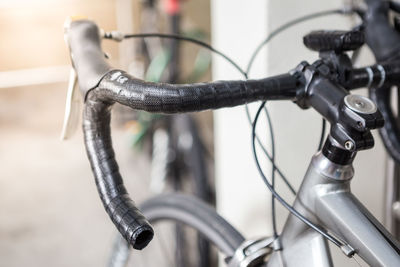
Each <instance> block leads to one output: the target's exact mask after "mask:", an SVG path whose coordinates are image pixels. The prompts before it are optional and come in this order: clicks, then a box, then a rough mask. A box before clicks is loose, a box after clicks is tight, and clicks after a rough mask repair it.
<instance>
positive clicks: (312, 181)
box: [267, 152, 400, 267]
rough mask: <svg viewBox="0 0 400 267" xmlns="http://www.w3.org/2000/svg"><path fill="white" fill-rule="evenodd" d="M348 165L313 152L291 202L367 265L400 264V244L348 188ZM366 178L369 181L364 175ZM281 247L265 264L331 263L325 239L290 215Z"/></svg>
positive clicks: (288, 266)
mask: <svg viewBox="0 0 400 267" xmlns="http://www.w3.org/2000/svg"><path fill="white" fill-rule="evenodd" d="M353 175H354V169H353V166H352V165H344V166H343V165H338V164H335V163H333V162H332V161H330V160H329V159H327V158H326V157H325V156H324V155H322V153H320V152H319V153H317V154H316V155H315V156H314V157H313V159H312V161H311V164H310V166H309V168H308V170H307V173H306V175H305V178H304V180H303V183H302V185H301V187H300V190H299V192H298V194H297V197H296V200H295V203H294V207H295V208H296V209H297V210H298V211H299V212H300V213H301V214H303V215H305V217H306V218H308V219H309V220H311V221H312V222H314V223H316V224H318V225H320V226H321V227H323V228H325V229H327V230H329V232H331V233H333V234H334V235H335V236H336V237H338V238H340V239H341V240H343V241H344V242H345V243H347V244H349V245H350V246H351V247H352V248H354V249H355V251H356V253H357V254H358V255H359V256H360V257H361V258H362V259H363V260H364V261H365V262H366V263H368V264H369V265H371V266H396V267H397V266H400V254H399V252H400V246H399V244H398V243H397V241H396V240H394V238H393V237H392V236H391V235H390V234H389V232H388V231H387V230H386V229H385V228H384V227H383V226H382V225H381V224H380V223H379V222H378V221H377V219H375V218H374V216H373V215H372V214H371V213H370V212H369V211H368V210H367V209H366V208H365V207H364V206H363V205H362V204H361V203H360V202H359V201H358V200H357V198H356V197H355V196H354V195H353V194H352V193H351V191H350V181H351V179H352V178H353ZM366 182H367V181H366ZM280 239H281V243H282V248H283V249H282V250H280V251H278V252H274V253H273V254H272V255H271V258H270V260H269V261H268V264H267V266H268V267H275V266H279V267H281V266H285V267H291V266H294V267H298V266H308V267H310V266H318V267H326V266H333V263H332V258H331V254H330V251H329V247H328V241H327V240H326V239H325V238H323V237H322V236H321V235H320V234H318V233H317V232H315V231H314V230H312V229H310V228H309V227H307V226H306V225H305V224H304V223H303V222H301V221H300V220H299V219H298V218H297V217H295V216H293V215H290V216H289V218H288V220H287V221H286V224H285V226H284V229H283V231H282V234H281V236H280Z"/></svg>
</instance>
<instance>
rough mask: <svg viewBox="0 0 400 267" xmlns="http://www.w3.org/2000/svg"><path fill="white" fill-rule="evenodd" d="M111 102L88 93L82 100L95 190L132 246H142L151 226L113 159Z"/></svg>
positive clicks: (149, 236) (148, 237)
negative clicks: (87, 96) (126, 186)
mask: <svg viewBox="0 0 400 267" xmlns="http://www.w3.org/2000/svg"><path fill="white" fill-rule="evenodd" d="M110 104H111V103H109V102H108V103H107V102H102V101H100V100H97V99H96V97H95V95H91V97H89V98H88V99H87V101H86V105H85V110H84V120H83V129H84V133H85V144H86V150H87V154H88V157H89V160H90V164H91V166H92V171H93V173H94V175H95V179H96V185H97V190H98V192H99V194H100V197H101V200H102V202H103V205H104V207H105V209H106V211H107V213H108V215H109V216H110V218H111V220H112V221H113V222H114V224H115V225H116V226H117V228H118V230H119V231H120V233H121V234H122V235H123V236H124V237H125V239H126V240H127V241H128V242H129V243H130V244H131V245H132V246H133V247H134V248H135V249H142V248H144V247H145V246H146V245H147V244H148V243H149V242H150V241H151V239H152V237H153V229H152V227H151V226H150V224H149V223H148V222H147V220H146V219H145V217H144V216H143V215H142V214H141V213H140V211H139V210H138V209H137V208H136V206H135V204H134V203H133V201H132V200H131V199H130V198H129V196H128V193H127V190H126V189H125V187H124V184H123V181H122V177H121V175H120V173H119V170H118V164H117V162H116V161H115V155H114V151H113V148H112V143H111V135H110V119H111V114H110V107H111V105H110Z"/></svg>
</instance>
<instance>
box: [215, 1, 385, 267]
mask: <svg viewBox="0 0 400 267" xmlns="http://www.w3.org/2000/svg"><path fill="white" fill-rule="evenodd" d="M341 4H342V1H340V0H335V1H318V0H304V1H293V0H291V1H290V0H279V1H278V0H270V1H265V0H252V1H241V0H218V1H212V6H211V7H212V10H211V11H212V29H213V30H212V33H213V36H212V37H213V45H214V46H215V47H216V48H217V49H220V50H222V51H224V52H225V53H227V54H228V55H230V56H232V57H233V58H234V59H235V60H237V62H238V63H239V64H240V65H241V66H245V65H246V64H247V61H248V59H249V57H250V54H251V52H252V50H253V49H254V48H255V47H256V45H257V44H258V43H259V42H260V41H261V40H263V39H264V38H265V36H266V34H267V33H268V32H271V30H273V29H275V28H277V27H278V26H279V25H281V24H282V23H284V22H286V21H288V20H290V19H292V18H295V17H299V16H301V15H305V14H308V13H310V12H314V11H318V10H325V9H331V8H338V7H340V5H341ZM352 23H354V21H352V20H350V19H347V18H343V17H341V16H337V15H333V16H329V17H327V18H321V19H314V20H312V21H310V22H306V23H303V24H301V25H300V26H295V27H294V28H292V29H291V30H288V31H286V32H285V33H283V34H281V35H280V36H279V37H277V38H276V39H275V40H274V41H272V43H271V44H270V45H269V46H268V47H267V49H264V50H263V52H262V53H261V54H260V55H259V57H258V60H257V61H256V64H255V66H254V69H253V72H252V75H251V76H250V77H255V78H257V77H265V76H266V75H273V74H279V73H282V72H286V71H288V70H290V69H291V68H293V67H295V66H296V65H297V64H298V63H299V62H300V61H302V60H308V61H309V62H312V61H313V60H315V59H316V58H317V57H318V55H317V53H315V52H311V51H308V50H307V49H306V48H305V47H304V46H303V44H302V37H303V35H304V34H306V33H308V32H309V31H311V30H312V29H315V30H318V29H348V28H349V27H350V26H351V24H352ZM362 61H364V62H363V63H365V64H366V63H367V62H371V56H370V55H369V54H368V51H367V52H366V53H364V56H363V60H362ZM213 75H214V76H213V77H214V79H232V78H235V79H241V78H242V77H241V76H240V74H239V73H238V72H236V71H235V70H234V69H233V68H231V67H230V66H229V65H228V64H227V63H225V62H224V61H223V60H222V59H221V58H219V57H218V56H216V57H214V62H213ZM357 93H363V92H362V91H360V92H357ZM269 107H270V112H271V115H272V118H273V119H272V120H273V124H274V130H275V136H276V147H277V164H278V165H279V166H280V167H281V168H282V169H283V170H284V173H285V174H286V175H287V176H288V177H289V179H290V181H291V182H292V183H293V184H294V185H295V186H296V188H297V187H298V185H299V184H300V182H301V181H302V178H303V175H304V173H305V171H306V168H307V166H308V163H309V161H310V158H311V156H312V155H313V153H314V152H315V151H316V147H317V143H318V141H319V136H320V130H321V119H320V117H319V115H318V114H317V113H316V112H315V111H313V110H307V111H302V110H300V109H299V108H298V107H297V106H296V105H294V104H293V103H289V102H287V103H286V102H275V103H270V104H269ZM253 114H254V112H253ZM214 115H215V138H216V139H215V144H216V145H215V153H216V177H217V196H218V199H217V200H218V209H219V212H220V213H221V214H223V216H225V217H226V218H228V220H229V221H231V222H232V223H233V225H235V226H236V227H238V229H240V230H241V231H242V233H243V234H245V236H246V237H254V236H260V235H268V234H270V233H271V225H270V217H271V216H270V194H269V192H268V189H267V188H266V187H265V185H264V184H263V183H262V181H261V178H260V176H259V175H258V173H257V171H256V167H255V164H254V160H253V155H252V154H251V146H250V141H251V139H250V127H249V125H248V123H247V120H246V117H245V112H244V108H243V107H239V108H234V109H225V110H220V111H216V112H215V113H214ZM263 128H265V129H263ZM266 128H267V127H266V123H265V120H263V123H260V129H261V130H264V132H267V129H266ZM260 134H261V135H262V136H264V137H265V138H263V139H267V135H266V134H264V133H263V132H262V131H260ZM375 136H376V138H375V141H376V145H375V148H374V149H373V150H369V151H364V152H360V153H359V155H358V157H357V159H356V160H355V170H356V175H355V178H354V179H353V192H354V193H355V194H356V195H357V196H358V197H359V198H360V199H361V201H362V202H363V203H364V204H365V205H366V206H367V207H368V209H370V210H371V212H372V213H373V214H375V215H376V216H377V217H378V218H379V219H381V218H382V215H383V214H382V213H383V210H382V207H383V182H384V167H385V161H386V156H385V153H384V150H383V147H382V145H381V142H380V140H379V138H378V135H377V133H375ZM266 141H267V140H266ZM266 143H267V144H268V142H266ZM260 155H261V154H260ZM264 165H265V166H266V162H265V164H264ZM265 169H266V170H267V171H266V173H267V174H268V173H269V171H268V170H269V169H268V167H267V168H265ZM278 186H279V187H278V190H279V192H282V194H283V195H284V196H285V197H286V198H288V199H292V198H291V196H290V194H288V191H287V190H285V187H284V186H283V185H282V183H278ZM278 205H279V204H278ZM286 214H287V213H286V212H285V211H284V210H283V209H282V208H281V207H280V206H279V208H278V216H279V221H280V222H281V224H282V223H283V222H284V219H285V217H286ZM335 257H336V256H335ZM338 257H339V258H340V257H341V256H340V255H339V256H338ZM346 263H348V262H347V261H346ZM349 264H354V262H350V263H349ZM349 264H345V265H338V266H351V265H349ZM356 266H357V265H356Z"/></svg>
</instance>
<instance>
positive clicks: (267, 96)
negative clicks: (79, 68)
mask: <svg viewBox="0 0 400 267" xmlns="http://www.w3.org/2000/svg"><path fill="white" fill-rule="evenodd" d="M296 87H297V78H296V77H295V76H293V75H290V74H283V75H279V76H274V77H270V78H265V79H260V80H247V81H240V80H239V81H217V82H210V83H195V84H167V83H153V82H146V81H143V80H139V79H135V78H133V77H131V76H130V75H129V74H127V73H125V72H123V71H120V70H113V71H111V72H110V73H108V74H107V75H106V76H105V77H104V78H103V79H102V81H101V82H100V83H99V86H98V87H97V88H95V89H93V90H92V91H90V92H89V95H90V94H92V93H93V94H95V95H96V96H97V97H98V98H99V99H101V100H103V101H106V102H118V103H120V104H122V105H126V106H129V107H131V108H133V109H139V110H145V111H149V112H157V113H182V112H192V111H202V110H207V109H218V108H224V107H233V106H238V105H242V104H246V103H249V102H254V101H257V100H284V99H285V100H295V97H296V91H297V90H296Z"/></svg>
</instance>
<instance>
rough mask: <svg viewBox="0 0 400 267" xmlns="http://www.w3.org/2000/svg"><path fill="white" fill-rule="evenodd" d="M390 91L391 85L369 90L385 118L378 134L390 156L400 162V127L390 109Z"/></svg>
mask: <svg viewBox="0 0 400 267" xmlns="http://www.w3.org/2000/svg"><path fill="white" fill-rule="evenodd" d="M390 92H391V86H383V87H381V88H372V89H370V90H369V94H370V97H371V99H372V100H373V101H374V102H375V103H376V105H377V106H378V109H379V111H380V112H381V113H382V116H383V118H384V120H385V127H383V128H381V129H379V134H380V135H381V138H382V140H383V143H384V145H385V147H386V150H387V151H388V152H389V154H390V156H391V157H392V158H393V159H394V160H395V161H396V162H397V163H398V164H400V139H399V136H400V129H399V126H398V122H397V119H396V117H395V116H394V114H393V111H392V109H391V100H390V99H391V97H390Z"/></svg>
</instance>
